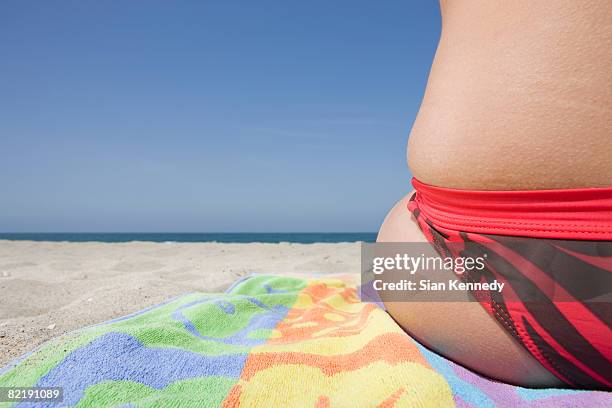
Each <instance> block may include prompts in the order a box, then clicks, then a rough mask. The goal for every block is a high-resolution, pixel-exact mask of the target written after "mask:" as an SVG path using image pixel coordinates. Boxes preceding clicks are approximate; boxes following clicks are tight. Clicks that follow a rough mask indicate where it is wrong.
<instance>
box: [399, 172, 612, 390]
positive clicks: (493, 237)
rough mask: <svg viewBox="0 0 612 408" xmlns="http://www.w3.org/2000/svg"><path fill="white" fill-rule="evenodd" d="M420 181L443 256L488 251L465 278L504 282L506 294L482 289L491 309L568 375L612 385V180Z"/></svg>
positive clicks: (419, 200)
mask: <svg viewBox="0 0 612 408" xmlns="http://www.w3.org/2000/svg"><path fill="white" fill-rule="evenodd" d="M412 184H413V186H414V187H415V189H416V193H415V194H414V195H413V197H412V199H411V200H410V203H409V205H408V208H409V210H410V211H411V212H412V213H413V215H414V216H415V218H416V220H417V222H418V224H419V226H420V228H421V230H422V231H423V233H424V234H425V236H426V237H427V239H428V240H429V241H430V242H431V243H432V244H433V246H434V247H435V249H436V250H437V251H438V252H439V253H440V254H441V255H443V256H448V255H454V256H457V254H456V253H453V252H454V251H453V250H452V249H449V248H451V247H452V248H456V247H457V243H459V244H460V243H469V246H470V248H472V249H471V250H472V251H473V248H474V247H476V248H478V247H481V248H482V251H483V252H486V253H487V255H488V256H487V260H486V267H485V268H484V269H483V270H480V271H476V270H472V271H470V272H469V273H464V274H463V275H461V276H460V278H461V279H463V280H464V281H467V282H483V283H484V282H493V281H494V280H497V281H501V282H505V283H506V285H507V288H508V289H507V291H505V292H504V293H498V292H487V293H485V294H484V295H483V293H482V291H480V292H479V293H478V294H475V293H474V295H475V297H476V299H477V300H478V301H479V302H480V304H481V305H482V306H483V307H484V308H485V309H486V310H487V311H488V312H489V313H490V314H491V316H492V317H494V318H495V319H496V320H497V321H498V322H499V323H500V324H501V326H502V327H503V328H504V329H505V330H507V331H508V332H510V333H511V334H512V335H513V337H514V338H515V339H516V340H517V341H518V342H519V343H520V344H521V345H522V346H524V347H525V348H526V349H527V350H528V351H529V353H531V355H533V356H534V357H535V358H536V359H537V360H538V361H539V362H540V363H541V364H542V365H543V366H544V367H545V368H546V369H547V370H549V371H550V372H551V373H553V374H554V375H555V376H557V377H558V378H559V379H561V380H562V381H563V382H565V383H566V384H568V385H570V386H573V387H577V388H599V389H611V388H612V330H611V324H612V303H611V301H610V299H611V297H610V294H611V293H612V188H592V189H571V190H538V191H535V190H534V191H468V190H457V189H447V188H440V187H433V186H430V185H426V184H423V183H421V182H419V181H418V180H416V179H413V181H412ZM551 285H553V286H554V290H552V291H551ZM553 292H554V293H553ZM509 294H511V296H509ZM559 294H561V296H560V295H559ZM476 295H477V296H476ZM534 299H538V300H537V301H534Z"/></svg>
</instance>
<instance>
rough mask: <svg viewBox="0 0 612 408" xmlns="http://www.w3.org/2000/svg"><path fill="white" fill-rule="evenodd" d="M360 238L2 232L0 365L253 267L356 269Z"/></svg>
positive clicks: (216, 285)
mask: <svg viewBox="0 0 612 408" xmlns="http://www.w3.org/2000/svg"><path fill="white" fill-rule="evenodd" d="M359 263H360V244H359V243H315V244H298V243H278V244H268V243H245V244H231V243H176V242H168V243H155V242H127V243H101V242H35V241H7V240H0V367H1V366H3V365H5V364H6V363H8V362H9V361H11V360H12V359H14V358H16V357H18V356H20V355H21V354H23V353H25V352H27V351H29V350H31V349H33V348H35V347H36V346H38V345H40V344H41V343H43V342H44V341H46V340H49V339H50V338H52V337H55V336H58V335H61V334H63V333H66V332H69V331H71V330H75V329H78V328H80V327H84V326H87V325H91V324H95V323H100V322H104V321H106V320H110V319H113V318H117V317H120V316H124V315H127V314H130V313H134V312H137V311H139V310H142V309H144V308H146V307H149V306H152V305H155V304H158V303H161V302H163V301H165V300H168V299H170V298H172V297H174V296H178V295H181V294H184V293H189V292H197V291H199V292H220V291H224V290H225V289H227V288H228V287H229V286H230V285H231V284H232V283H233V282H235V281H236V280H238V279H240V278H241V277H243V276H246V275H248V274H250V273H271V274H284V273H359V270H360V266H359Z"/></svg>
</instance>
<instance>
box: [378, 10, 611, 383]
mask: <svg viewBox="0 0 612 408" xmlns="http://www.w3.org/2000/svg"><path fill="white" fill-rule="evenodd" d="M441 9H442V21H443V28H442V35H441V39H440V43H439V46H438V50H437V52H436V56H435V59H434V62H433V65H432V68H431V73H430V77H429V82H428V85H427V89H426V91H425V95H424V98H423V102H422V105H421V108H420V111H419V114H418V116H417V119H416V121H415V123H414V126H413V128H412V132H411V135H410V138H409V148H408V162H409V166H410V169H411V171H412V174H413V175H414V176H415V177H416V178H418V179H419V180H421V181H423V182H425V183H428V184H432V185H437V186H442V187H450V188H464V189H475V190H521V189H549V188H580V187H610V186H612V159H611V158H612V86H610V84H612V70H610V66H612V53H610V49H612V24H611V22H612V4H611V3H610V2H600V1H591V0H588V1H582V2H576V1H573V0H562V1H555V2H537V1H535V2H534V1H525V0H519V1H512V2H502V1H487V0H449V1H444V0H442V1H441ZM409 196H410V195H408V196H406V197H404V198H403V199H402V200H400V201H399V202H398V203H397V204H396V205H395V207H393V209H392V210H391V211H390V212H389V214H388V215H387V217H386V219H385V221H384V223H383V225H382V227H381V229H380V232H379V236H378V240H379V241H382V242H385V241H386V242H423V241H426V239H425V237H424V236H423V234H422V233H421V232H420V230H419V229H418V226H417V225H416V224H415V221H414V219H413V218H412V216H411V215H410V213H409V212H408V211H407V209H406V203H407V199H408V198H409ZM386 306H387V308H388V310H389V313H390V314H391V315H392V316H393V318H394V319H395V320H396V321H398V323H399V324H400V325H401V326H402V327H404V329H405V330H406V331H408V332H409V333H410V334H411V335H413V336H414V337H416V338H417V339H418V340H420V341H421V342H423V343H424V344H426V345H427V346H429V347H431V348H433V349H435V350H437V351H439V352H440V353H442V354H443V355H445V356H447V357H449V358H451V359H452V360H454V361H456V362H458V363H460V364H463V365H465V366H467V367H468V368H471V369H473V370H475V371H477V372H480V373H482V374H484V375H487V376H489V377H492V378H496V379H499V380H502V381H505V382H509V383H513V384H518V385H523V386H559V385H561V382H560V381H559V380H558V379H557V378H556V377H555V376H554V375H552V374H551V373H549V372H548V371H547V370H546V369H544V368H543V367H542V366H541V365H540V364H539V363H538V362H537V361H536V360H535V359H534V358H533V357H532V356H531V355H530V354H529V353H527V352H526V351H525V350H524V349H523V348H522V346H520V345H519V344H518V342H516V341H515V340H514V339H513V338H512V337H511V336H510V335H509V334H508V333H507V332H506V331H505V330H503V329H502V327H501V326H500V325H499V324H498V323H497V322H496V321H495V320H494V319H492V318H491V317H490V316H489V315H488V314H487V313H486V312H485V310H484V309H483V308H482V307H481V306H480V305H479V304H477V303H466V302H462V303H427V304H419V303H387V304H386Z"/></svg>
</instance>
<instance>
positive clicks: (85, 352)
mask: <svg viewBox="0 0 612 408" xmlns="http://www.w3.org/2000/svg"><path fill="white" fill-rule="evenodd" d="M353 279H355V277H354V276H351V275H345V276H333V277H332V276H327V277H324V276H321V277H310V278H299V277H287V276H265V275H255V276H251V277H248V278H246V279H244V280H242V281H240V282H238V283H237V284H235V285H234V286H233V287H232V288H231V289H230V290H229V291H228V292H227V293H224V294H203V293H194V294H189V295H185V296H183V297H180V298H178V299H174V300H172V301H170V302H167V303H165V304H162V305H159V306H156V307H154V308H151V309H148V310H145V311H142V312H140V313H137V314H134V315H131V316H127V317H124V318H120V319H116V320H113V321H110V322H107V323H103V324H100V325H96V326H92V327H88V328H85V329H82V330H79V331H77V332H74V333H70V334H67V335H64V336H61V337H59V338H56V339H54V340H52V341H50V342H48V343H47V344H45V345H43V346H42V347H40V348H39V349H38V350H35V351H34V352H32V353H30V354H28V355H26V356H24V357H22V358H21V359H19V360H18V361H16V362H14V363H12V364H10V365H9V366H8V367H6V368H5V369H4V370H3V371H2V372H0V387H8V386H13V387H16V386H19V387H26V386H27V387H30V386H38V387H51V386H53V387H62V388H63V402H61V403H57V402H38V403H30V402H19V403H0V406H1V407H5V406H16V407H28V406H36V407H46V406H49V407H54V406H69V407H72V406H76V407H126V406H128V407H320V408H322V407H376V406H378V407H415V406H417V407H430V406H431V407H454V406H457V407H472V406H473V407H517V406H529V407H532V406H533V407H578V406H584V407H610V406H612V395H611V394H610V393H605V392H585V391H574V390H558V389H541V390H532V389H525V388H521V387H515V386H511V385H505V384H502V383H499V382H495V381H491V380H487V379H485V378H483V377H480V376H478V375H476V374H474V373H472V372H470V371H468V370H466V369H464V368H462V367H460V366H458V365H456V364H454V363H452V362H450V361H448V360H445V359H444V358H442V357H440V356H438V355H436V354H434V353H432V352H430V351H428V350H427V349H425V348H424V347H422V346H420V345H419V344H418V343H417V342H416V341H414V340H413V339H411V338H410V337H409V336H408V335H406V334H405V333H404V332H403V331H402V330H401V329H400V328H399V326H397V324H396V323H395V322H394V321H393V320H392V319H391V318H390V317H389V316H388V315H387V314H386V313H385V312H384V311H383V310H382V309H380V308H379V307H378V306H376V305H375V304H372V303H362V302H360V300H359V298H358V296H357V292H356V287H355V282H354V281H353ZM357 279H358V277H357ZM11 404H12V405H11Z"/></svg>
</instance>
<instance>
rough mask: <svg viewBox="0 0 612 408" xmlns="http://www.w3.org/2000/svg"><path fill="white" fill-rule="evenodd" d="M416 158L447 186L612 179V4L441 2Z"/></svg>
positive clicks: (511, 186) (596, 183)
mask: <svg viewBox="0 0 612 408" xmlns="http://www.w3.org/2000/svg"><path fill="white" fill-rule="evenodd" d="M441 9H442V34H441V38H440V43H439V45H438V50H437V52H436V56H435V59H434V62H433V65H432V68H431V72H430V76H429V82H428V84H427V89H426V91H425V95H424V98H423V103H422V105H421V108H420V111H419V114H418V117H417V119H416V121H415V123H414V126H413V128H412V132H411V134H410V138H409V148H408V162H409V164H410V169H411V170H412V174H413V175H414V176H415V177H416V178H418V179H419V180H421V181H423V182H425V183H428V184H432V185H437V186H444V187H454V188H466V189H479V190H518V189H546V188H578V187H610V186H612V160H611V157H612V86H611V85H610V84H612V70H611V69H610V67H611V66H612V52H610V50H611V49H612V3H610V2H609V1H599V0H585V1H575V0H560V1H528V0H517V1H490V0H450V1H442V2H441Z"/></svg>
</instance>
